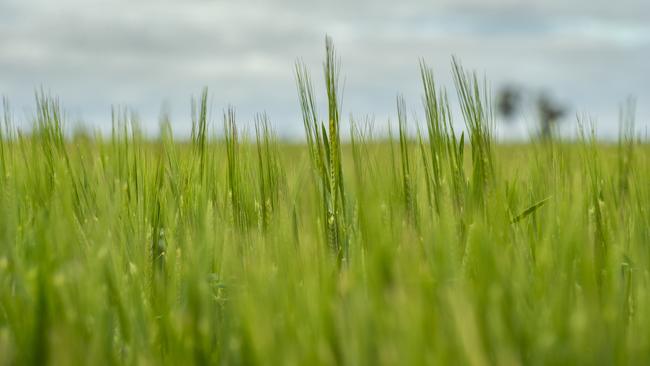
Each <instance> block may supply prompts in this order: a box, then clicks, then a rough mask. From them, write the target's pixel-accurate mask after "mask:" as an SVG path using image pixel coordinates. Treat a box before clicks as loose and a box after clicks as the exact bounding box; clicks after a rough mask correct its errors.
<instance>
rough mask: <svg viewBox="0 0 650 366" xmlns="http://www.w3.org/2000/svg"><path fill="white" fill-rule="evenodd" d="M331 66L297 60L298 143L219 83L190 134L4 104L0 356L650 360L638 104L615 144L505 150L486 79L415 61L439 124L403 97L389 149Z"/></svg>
mask: <svg viewBox="0 0 650 366" xmlns="http://www.w3.org/2000/svg"><path fill="white" fill-rule="evenodd" d="M326 51H327V52H326V57H325V62H324V68H323V71H324V73H313V74H312V76H310V72H309V70H307V69H306V68H305V67H304V66H303V65H302V64H300V63H298V64H297V65H296V70H295V71H296V74H295V75H296V83H297V102H296V108H297V109H298V108H301V110H302V116H303V122H304V129H305V135H306V138H305V140H304V142H303V143H289V142H283V141H279V140H278V138H277V137H276V134H275V132H274V131H273V129H272V127H271V126H272V124H271V123H270V122H269V121H268V118H267V117H265V116H264V115H260V116H259V117H258V118H257V120H256V121H255V124H254V128H248V129H246V130H244V129H243V128H242V124H241V123H240V121H238V119H237V115H236V113H235V110H234V109H232V108H228V109H226V110H225V111H224V112H223V114H220V113H219V114H211V113H209V111H210V108H209V107H210V106H209V105H208V104H209V103H208V100H209V95H208V92H207V91H205V92H204V93H203V94H202V95H201V96H200V97H199V98H196V100H195V101H194V102H193V113H192V135H191V139H186V140H181V139H179V138H178V137H177V136H176V135H175V134H174V133H173V131H171V129H170V127H169V126H170V124H169V121H168V120H167V119H166V118H164V117H163V118H161V133H160V137H159V138H156V139H152V138H147V137H145V136H144V135H143V134H142V133H141V132H140V130H139V129H138V122H137V120H136V119H135V118H133V117H132V116H131V115H130V114H129V113H127V112H125V111H123V110H120V109H116V110H115V111H114V113H113V130H112V133H111V134H109V135H104V136H101V135H97V136H94V135H93V134H88V133H85V134H84V133H78V134H68V133H64V130H65V128H66V123H67V121H66V120H65V117H64V113H63V107H62V106H59V104H58V102H57V100H56V99H55V98H52V97H50V96H48V95H47V94H45V93H38V94H37V98H36V113H35V115H34V116H33V128H30V129H26V130H21V129H19V128H17V127H15V123H14V122H13V113H12V112H11V111H10V108H9V106H8V103H5V108H4V111H5V113H4V118H3V124H2V128H1V129H0V130H1V133H2V135H0V137H1V138H0V140H1V143H0V187H1V189H0V364H2V365H47V364H53V365H82V364H88V365H104V364H107V365H158V364H162V365H186V364H197V365H204V364H220V365H420V364H435V365H464V364H467V365H538V364H539V365H570V364H571V365H572V364H590V365H591V364H606V365H611V364H639V365H643V364H645V365H647V364H650V337H649V336H648V334H650V145H648V144H647V142H644V141H643V140H642V139H640V138H639V137H638V136H635V134H634V127H633V123H634V117H633V111H632V110H631V108H623V109H622V113H621V120H620V121H619V123H620V126H621V134H620V137H619V140H618V142H616V141H614V142H611V143H603V142H598V141H596V139H595V138H594V134H593V131H592V129H591V124H590V123H589V121H588V120H587V119H582V118H579V119H578V124H579V130H580V134H579V138H577V139H575V140H571V141H567V140H562V139H557V138H556V139H546V140H533V141H531V142H529V143H525V144H524V143H521V144H504V143H498V142H497V141H495V138H494V128H495V123H496V122H495V117H494V112H493V111H492V108H491V101H490V95H489V91H488V88H486V87H485V82H484V81H483V80H482V79H481V78H476V76H474V74H472V73H469V72H467V71H466V70H464V69H463V67H462V66H461V64H460V63H459V62H457V61H455V60H454V61H453V74H454V80H455V88H452V89H450V90H447V91H445V90H443V89H442V88H440V87H438V86H437V85H436V83H435V79H434V75H433V72H432V71H431V70H430V69H429V68H428V67H427V65H426V64H424V63H421V64H420V73H421V76H422V97H423V98H422V100H423V103H422V110H420V111H418V113H419V114H420V115H423V116H425V117H426V118H425V119H423V121H420V123H419V124H417V127H415V126H416V122H415V121H413V120H412V118H411V116H412V113H411V112H412V111H408V110H406V108H405V103H404V101H403V100H402V99H400V98H397V99H396V105H395V111H396V113H395V115H396V121H398V126H399V127H397V128H393V129H392V131H391V132H390V134H389V135H388V136H385V135H381V136H379V134H376V133H375V130H373V125H372V124H370V123H368V122H365V121H366V120H358V121H357V120H350V119H349V118H347V117H345V118H344V116H342V115H340V113H341V110H340V107H339V106H340V103H341V100H340V91H341V90H340V85H339V79H338V65H339V63H338V58H337V56H336V55H335V53H334V50H333V48H332V46H331V43H329V42H328V44H327V48H326ZM312 71H313V70H312ZM323 74H324V79H325V83H324V84H325V90H314V89H313V87H312V77H313V78H314V80H315V79H316V77H318V80H321V77H323ZM317 96H318V97H319V98H320V97H321V96H326V100H327V105H319V106H317V105H316V103H315V100H316V99H317ZM454 109H458V110H460V111H461V112H462V113H461V114H458V113H452V110H454ZM459 119H460V120H459ZM463 123H464V125H465V127H466V128H465V131H466V132H464V133H459V131H454V130H453V129H452V128H451V126H452V124H455V125H458V124H463ZM344 126H345V127H344ZM344 128H345V129H346V130H345V131H342V130H343V129H344ZM414 128H415V130H416V131H418V133H417V134H413V133H407V130H408V131H413V130H414ZM342 135H346V136H350V138H349V139H347V138H346V139H343V140H342V138H341V136H342Z"/></svg>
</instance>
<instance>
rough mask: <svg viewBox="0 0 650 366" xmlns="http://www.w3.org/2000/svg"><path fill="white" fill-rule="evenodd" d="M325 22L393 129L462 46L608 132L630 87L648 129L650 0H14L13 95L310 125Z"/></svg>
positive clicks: (99, 109) (96, 120) (76, 110)
mask: <svg viewBox="0 0 650 366" xmlns="http://www.w3.org/2000/svg"><path fill="white" fill-rule="evenodd" d="M326 34H329V35H331V36H332V37H333V38H334V41H335V45H336V48H337V51H338V53H339V56H340V58H341V62H342V75H341V76H342V78H343V79H344V81H345V88H344V95H343V99H344V100H343V111H342V112H343V115H344V116H348V115H350V114H353V115H354V116H358V117H363V116H366V115H370V116H374V117H375V119H376V124H377V125H381V124H383V123H385V120H387V119H388V118H393V119H394V117H393V116H394V115H395V107H394V105H395V96H396V94H397V93H401V94H403V95H404V96H405V97H406V99H407V104H408V106H409V108H410V109H411V111H412V113H411V115H412V116H414V117H418V116H419V117H420V118H421V116H422V115H423V113H422V108H421V88H420V81H419V73H418V60H419V59H420V58H423V59H424V60H426V61H427V63H429V64H430V65H431V66H432V67H433V68H434V70H435V73H436V77H437V79H438V82H439V83H440V84H441V85H449V86H451V85H450V80H451V75H450V60H451V56H452V55H456V56H458V57H459V58H460V60H461V61H462V62H463V64H464V65H465V67H466V68H468V69H473V70H476V71H477V72H479V73H480V74H485V75H486V77H487V79H488V80H489V81H490V83H491V86H492V87H493V89H497V88H499V87H500V86H501V85H504V84H508V83H517V84H520V85H522V86H524V87H525V90H528V91H529V93H530V94H531V95H533V94H534V93H537V92H539V91H541V90H546V91H547V92H549V93H550V94H551V95H552V96H553V97H554V98H555V99H557V100H558V101H561V102H562V103H564V104H565V105H567V106H568V107H569V108H570V111H571V112H570V114H571V115H575V114H576V113H581V114H588V115H590V116H591V117H592V118H593V119H594V120H595V121H596V126H597V129H598V131H599V132H600V133H601V134H604V135H610V136H613V135H615V133H616V131H617V129H618V127H617V114H618V107H619V105H620V104H621V102H623V101H624V100H625V98H626V97H628V96H634V97H636V99H637V104H638V114H637V116H638V120H637V126H638V127H637V129H638V130H639V131H647V130H648V129H649V126H650V123H649V120H650V72H649V71H650V68H649V67H648V65H650V1H647V0H619V1H599V0H572V1H569V0H536V1H515V0H503V1H502V0H498V1H495V0H475V1H469V0H453V1H452V0H447V1H440V0H436V1H429V0H416V1H387V0H372V1H370V0H361V1H333V0H330V1H328V2H322V3H320V2H319V3H312V2H310V1H300V0H277V1H241V0H239V1H216V0H212V1H208V0H205V1H180V0H179V1H133V0H131V1H126V0H111V1H98V0H85V1H67V0H57V1H42V2H39V1H26V0H2V1H0V94H2V95H4V96H7V97H8V98H9V99H10V101H11V103H12V105H13V109H14V110H15V114H16V117H17V119H18V120H26V118H27V117H28V116H29V115H30V113H31V112H30V108H33V107H32V106H33V95H34V90H35V89H37V88H39V87H41V86H43V87H44V88H45V89H46V90H49V91H50V92H51V93H52V94H53V95H56V96H58V97H59V98H60V100H61V103H62V105H63V106H64V108H65V110H66V112H67V115H68V116H69V119H70V120H71V121H70V123H73V122H74V121H78V120H83V121H84V122H85V123H87V124H89V125H91V126H94V127H97V128H99V129H103V130H108V129H109V127H110V108H111V105H127V106H129V107H131V108H133V109H134V110H136V111H138V113H139V115H140V116H141V118H142V121H143V122H142V123H143V125H144V127H145V129H147V130H148V131H153V132H155V131H156V130H157V125H158V122H157V116H158V115H159V113H160V110H161V106H162V105H163V104H164V105H165V106H166V108H167V109H168V110H169V111H170V112H171V115H172V118H173V121H172V122H173V127H174V129H175V130H176V131H177V132H179V133H187V131H189V128H190V127H189V123H190V122H189V116H190V98H191V96H192V95H197V94H199V93H200V91H201V88H202V87H204V86H207V87H209V90H210V93H211V101H212V108H213V111H214V112H215V113H214V123H215V124H217V125H220V124H221V122H220V120H219V119H220V115H221V110H222V109H223V108H224V107H225V106H227V105H229V104H231V105H233V106H234V107H235V108H236V109H237V115H238V117H239V119H240V120H241V121H242V123H244V122H246V121H250V120H252V119H253V116H254V115H255V113H257V112H264V111H266V112H268V114H269V116H270V118H271V120H272V122H273V123H274V125H275V126H276V127H277V130H278V132H279V133H280V134H281V135H283V136H294V137H295V136H301V135H302V122H301V121H300V111H299V105H298V103H297V93H296V88H295V80H294V75H293V65H294V63H295V61H296V59H297V58H299V57H300V58H302V59H303V60H304V61H305V62H306V63H307V65H308V67H309V68H310V69H311V70H312V77H313V78H314V79H315V80H318V82H317V83H316V86H317V87H319V86H321V85H322V83H321V80H322V75H321V74H322V67H321V62H322V59H323V54H324V37H325V35H326ZM317 91H318V92H319V93H320V94H322V88H319V89H318V90H317ZM321 106H324V105H321ZM520 118H521V119H523V120H528V121H529V122H530V121H531V120H532V119H533V118H534V113H533V112H532V110H527V109H524V110H523V111H522V112H521V116H520ZM573 120H574V119H573V118H570V122H567V126H569V125H571V124H572V122H573ZM458 124H459V125H462V121H458ZM526 129H527V127H524V126H523V125H522V126H519V127H513V128H510V129H508V131H505V129H503V128H502V129H501V132H500V133H501V135H512V136H521V135H525V132H526ZM644 133H645V132H644Z"/></svg>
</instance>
